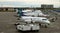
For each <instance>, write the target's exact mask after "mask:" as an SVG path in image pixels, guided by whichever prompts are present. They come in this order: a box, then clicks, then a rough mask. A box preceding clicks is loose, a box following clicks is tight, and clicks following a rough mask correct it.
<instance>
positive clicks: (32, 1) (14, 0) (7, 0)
mask: <svg viewBox="0 0 60 33" xmlns="http://www.w3.org/2000/svg"><path fill="white" fill-rule="evenodd" d="M41 4H52V5H54V7H60V0H0V7H2V6H18V7H19V6H21V7H22V6H26V7H31V6H32V7H40V6H41Z"/></svg>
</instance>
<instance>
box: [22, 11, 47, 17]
mask: <svg viewBox="0 0 60 33" xmlns="http://www.w3.org/2000/svg"><path fill="white" fill-rule="evenodd" d="M22 12H23V15H24V16H48V15H45V14H43V13H42V12H41V10H35V11H32V10H30V11H26V10H25V11H22Z"/></svg>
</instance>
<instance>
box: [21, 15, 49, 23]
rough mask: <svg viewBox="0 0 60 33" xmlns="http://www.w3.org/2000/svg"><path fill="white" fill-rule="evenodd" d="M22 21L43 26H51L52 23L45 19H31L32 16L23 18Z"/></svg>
mask: <svg viewBox="0 0 60 33" xmlns="http://www.w3.org/2000/svg"><path fill="white" fill-rule="evenodd" d="M21 20H24V21H25V22H28V23H30V22H38V23H41V24H50V21H49V20H48V19H47V18H45V17H31V16H22V17H21Z"/></svg>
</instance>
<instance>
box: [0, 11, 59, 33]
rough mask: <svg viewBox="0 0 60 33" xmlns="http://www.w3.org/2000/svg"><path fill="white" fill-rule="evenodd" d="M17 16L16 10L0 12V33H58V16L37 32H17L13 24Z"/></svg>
mask: <svg viewBox="0 0 60 33" xmlns="http://www.w3.org/2000/svg"><path fill="white" fill-rule="evenodd" d="M57 16H58V15H57ZM17 18H18V17H16V12H0V33H60V17H59V16H58V19H57V20H56V21H55V22H51V24H50V25H49V27H48V28H45V27H41V29H40V30H39V32H18V31H17V30H16V27H15V26H14V24H15V23H16V22H17V21H18V20H17Z"/></svg>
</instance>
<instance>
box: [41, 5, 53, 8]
mask: <svg viewBox="0 0 60 33" xmlns="http://www.w3.org/2000/svg"><path fill="white" fill-rule="evenodd" d="M41 8H54V7H53V5H45V4H42V5H41Z"/></svg>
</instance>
